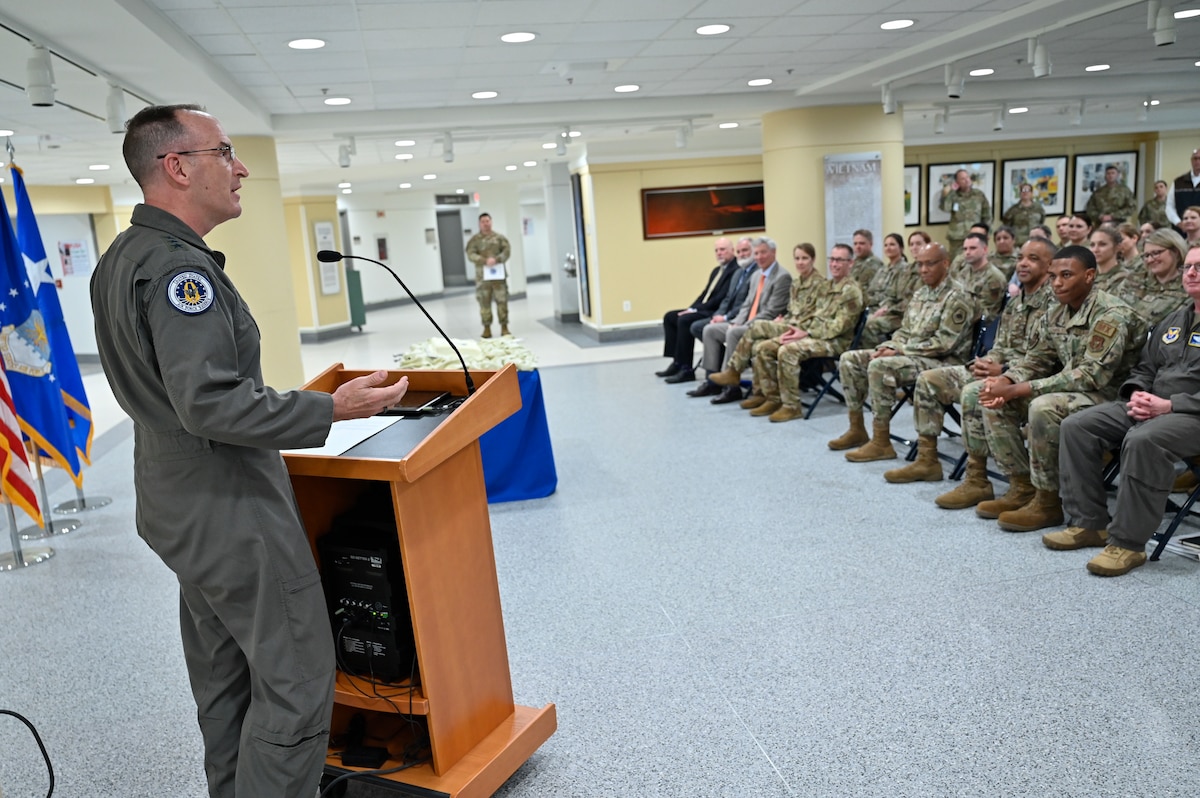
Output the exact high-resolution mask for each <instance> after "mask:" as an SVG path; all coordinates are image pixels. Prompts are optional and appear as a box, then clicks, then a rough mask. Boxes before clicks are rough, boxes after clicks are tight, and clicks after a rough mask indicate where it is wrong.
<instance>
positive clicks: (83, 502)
mask: <svg viewBox="0 0 1200 798" xmlns="http://www.w3.org/2000/svg"><path fill="white" fill-rule="evenodd" d="M75 495H76V496H78V497H79V498H76V499H72V500H71V501H69V502H63V503H62V504H60V505H58V506H56V507H55V508H54V512H56V513H63V514H69V513H82V512H86V511H87V510H97V509H99V508H101V507H105V506H107V505H109V504H112V499H110V498H109V497H108V496H93V497H92V498H90V499H89V498H87V497H86V496H84V495H83V488H81V487H78V486H76V487H75Z"/></svg>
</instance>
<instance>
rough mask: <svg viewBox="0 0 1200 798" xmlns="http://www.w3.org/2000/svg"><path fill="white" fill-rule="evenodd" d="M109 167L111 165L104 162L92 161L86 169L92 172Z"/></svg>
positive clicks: (105, 169)
mask: <svg viewBox="0 0 1200 798" xmlns="http://www.w3.org/2000/svg"><path fill="white" fill-rule="evenodd" d="M111 168H112V167H111V166H109V165H108V164H106V163H94V164H92V165H91V166H89V167H88V169H91V170H92V171H93V172H104V171H107V170H108V169H111Z"/></svg>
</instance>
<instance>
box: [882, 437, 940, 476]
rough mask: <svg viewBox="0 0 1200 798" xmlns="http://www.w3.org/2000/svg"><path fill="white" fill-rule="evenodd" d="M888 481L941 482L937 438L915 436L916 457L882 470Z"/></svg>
mask: <svg viewBox="0 0 1200 798" xmlns="http://www.w3.org/2000/svg"><path fill="white" fill-rule="evenodd" d="M883 478H884V479H886V480H887V481H888V482H897V483H899V482H941V481H942V461H941V460H939V459H938V454H937V438H936V437H934V436H933V435H922V436H920V437H919V438H917V459H916V460H914V461H913V462H911V463H909V464H908V465H906V466H903V467H901V468H893V469H892V470H891V471H884V472H883Z"/></svg>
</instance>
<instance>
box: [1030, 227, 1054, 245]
mask: <svg viewBox="0 0 1200 798" xmlns="http://www.w3.org/2000/svg"><path fill="white" fill-rule="evenodd" d="M1029 237H1030V238H1042V239H1045V240H1046V241H1053V240H1054V235H1053V231H1052V230H1051V229H1050V228H1049V227H1047V226H1046V225H1044V224H1039V225H1038V226H1037V227H1031V228H1030V229H1029Z"/></svg>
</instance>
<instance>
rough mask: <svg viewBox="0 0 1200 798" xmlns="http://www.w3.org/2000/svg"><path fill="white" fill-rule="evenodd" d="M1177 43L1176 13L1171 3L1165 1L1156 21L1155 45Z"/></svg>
mask: <svg viewBox="0 0 1200 798" xmlns="http://www.w3.org/2000/svg"><path fill="white" fill-rule="evenodd" d="M1174 43H1175V14H1174V12H1172V11H1171V6H1170V4H1169V3H1163V4H1162V5H1161V6H1160V7H1159V9H1158V18H1157V19H1156V20H1155V22H1154V46H1155V47H1166V46H1167V45H1168V44H1174Z"/></svg>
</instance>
